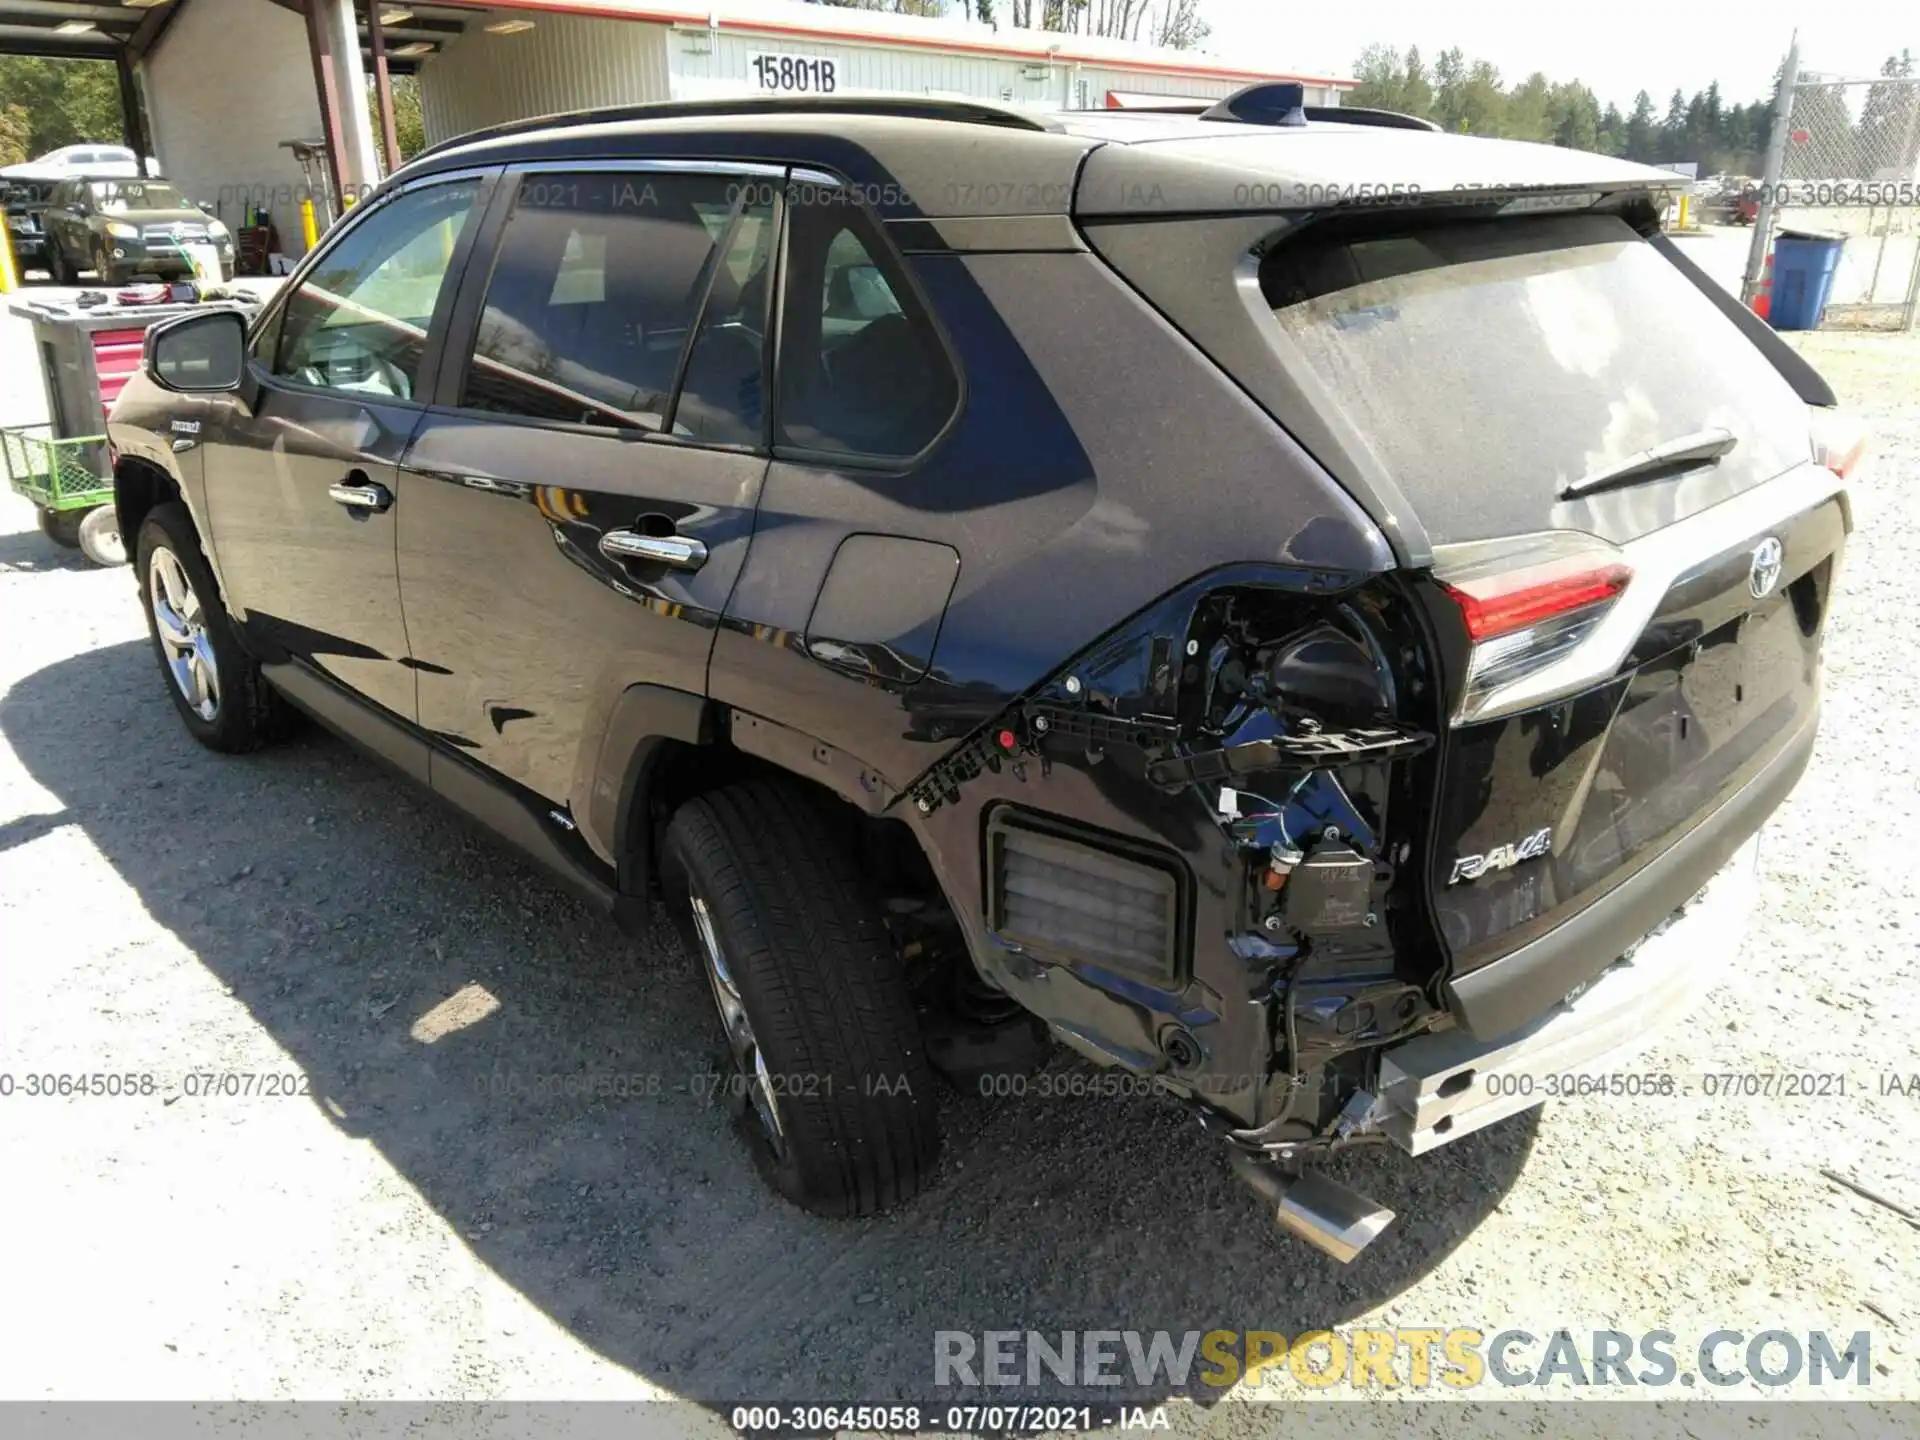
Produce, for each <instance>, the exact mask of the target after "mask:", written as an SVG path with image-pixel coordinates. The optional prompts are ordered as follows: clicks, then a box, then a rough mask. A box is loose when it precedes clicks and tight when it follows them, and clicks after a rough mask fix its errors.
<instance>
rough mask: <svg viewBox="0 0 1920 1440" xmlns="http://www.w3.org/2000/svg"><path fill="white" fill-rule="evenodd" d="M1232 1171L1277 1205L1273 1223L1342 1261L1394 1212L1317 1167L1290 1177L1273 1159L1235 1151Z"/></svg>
mask: <svg viewBox="0 0 1920 1440" xmlns="http://www.w3.org/2000/svg"><path fill="white" fill-rule="evenodd" d="M1231 1158H1232V1161H1233V1168H1234V1171H1235V1172H1236V1173H1237V1174H1238V1175H1239V1176H1240V1178H1241V1179H1242V1180H1244V1181H1246V1182H1247V1185H1248V1186H1249V1187H1250V1188H1251V1189H1252V1190H1253V1193H1254V1194H1256V1195H1258V1196H1259V1197H1260V1198H1261V1199H1262V1200H1264V1201H1266V1203H1267V1204H1268V1205H1270V1206H1272V1207H1273V1219H1274V1223H1275V1224H1276V1225H1278V1226H1279V1227H1280V1228H1281V1229H1282V1230H1285V1231H1286V1232H1287V1233H1288V1234H1290V1235H1295V1236H1297V1237H1299V1238H1300V1239H1302V1240H1304V1241H1306V1242H1307V1243H1308V1244H1309V1245H1311V1246H1313V1247H1314V1248H1315V1249H1316V1250H1319V1251H1320V1252H1321V1253H1323V1254H1326V1255H1331V1256H1332V1257H1333V1258H1334V1259H1336V1260H1338V1261H1339V1262H1340V1263H1341V1264H1342V1265H1347V1264H1350V1263H1352V1261H1353V1258H1354V1257H1355V1256H1356V1255H1358V1254H1359V1253H1360V1252H1361V1251H1362V1250H1364V1249H1366V1248H1367V1246H1369V1245H1371V1244H1372V1243H1373V1242H1374V1241H1375V1240H1377V1239H1379V1238H1380V1233H1381V1232H1382V1231H1383V1230H1385V1229H1386V1228H1387V1226H1389V1225H1391V1224H1392V1223H1393V1218H1394V1217H1393V1211H1391V1210H1389V1209H1387V1208H1386V1206H1384V1205H1378V1204H1375V1203H1374V1202H1373V1201H1371V1200H1369V1199H1368V1198H1367V1197H1366V1196H1364V1195H1362V1194H1361V1193H1360V1192H1359V1191H1357V1190H1351V1189H1349V1188H1348V1187H1347V1186H1345V1185H1342V1184H1341V1183H1340V1182H1339V1181H1338V1180H1330V1179H1328V1178H1327V1177H1326V1176H1325V1175H1322V1174H1319V1173H1318V1172H1317V1171H1311V1170H1309V1171H1303V1172H1302V1173H1301V1174H1298V1175H1289V1174H1287V1173H1286V1172H1284V1171H1283V1170H1281V1169H1280V1168H1279V1167H1278V1166H1276V1165H1274V1164H1273V1163H1272V1162H1271V1161H1266V1160H1260V1159H1256V1158H1255V1157H1254V1156H1252V1155H1248V1154H1246V1153H1245V1152H1244V1151H1234V1152H1233V1153H1232V1156H1231Z"/></svg>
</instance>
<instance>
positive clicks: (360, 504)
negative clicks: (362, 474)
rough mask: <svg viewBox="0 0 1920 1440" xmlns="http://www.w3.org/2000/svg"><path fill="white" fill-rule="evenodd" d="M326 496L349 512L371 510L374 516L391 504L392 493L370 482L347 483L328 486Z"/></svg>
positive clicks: (384, 487)
mask: <svg viewBox="0 0 1920 1440" xmlns="http://www.w3.org/2000/svg"><path fill="white" fill-rule="evenodd" d="M327 494H328V495H330V496H332V497H333V500H334V503H335V504H338V505H344V506H346V507H347V508H348V509H349V510H371V511H374V512H375V513H376V514H377V513H378V512H380V511H382V510H385V509H386V508H387V507H388V506H389V505H391V504H393V492H392V491H391V490H389V489H387V487H386V486H384V485H375V484H374V483H373V482H371V481H366V482H364V483H361V484H357V485H356V484H353V483H351V477H349V482H348V483H343V484H339V485H329V486H328V487H327Z"/></svg>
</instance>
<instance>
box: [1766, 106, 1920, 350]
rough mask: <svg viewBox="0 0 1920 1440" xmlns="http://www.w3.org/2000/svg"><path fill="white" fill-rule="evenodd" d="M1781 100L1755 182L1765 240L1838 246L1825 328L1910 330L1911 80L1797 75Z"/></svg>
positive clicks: (1919, 222) (1919, 233) (1918, 199)
mask: <svg viewBox="0 0 1920 1440" xmlns="http://www.w3.org/2000/svg"><path fill="white" fill-rule="evenodd" d="M1790 94H1791V97H1792V98H1791V106H1790V108H1789V109H1788V111H1787V117H1786V130H1785V136H1784V140H1785V143H1784V144H1783V145H1781V146H1780V147H1779V151H1778V158H1777V164H1773V165H1770V167H1769V173H1768V174H1767V176H1766V179H1765V182H1764V183H1765V185H1766V187H1767V191H1768V193H1769V194H1770V196H1771V198H1772V201H1773V204H1772V206H1771V207H1770V208H1771V211H1772V229H1773V236H1777V235H1779V234H1781V233H1783V232H1789V231H1796V232H1802V233H1808V232H1810V233H1814V234H1819V235H1831V236H1842V237H1845V240H1846V244H1845V247H1844V249H1843V250H1842V251H1841V254H1840V263H1839V267H1838V268H1837V270H1836V271H1835V273H1834V278H1833V287H1832V290H1831V291H1830V293H1829V295H1828V299H1827V308H1826V314H1825V318H1824V319H1823V321H1822V325H1823V326H1824V327H1831V328H1838V329H1885V330H1910V329H1913V328H1914V324H1915V320H1916V318H1917V317H1920V76H1913V77H1906V76H1880V77H1877V78H1874V79H1867V80H1858V79H1843V78H1838V77H1833V76H1823V75H1815V74H1809V73H1808V72H1806V71H1799V72H1798V73H1797V75H1796V77H1795V83H1794V84H1793V86H1792V89H1791V92H1790ZM1768 158H1769V160H1770V161H1774V159H1775V157H1774V156H1773V155H1769V157H1768ZM1771 238H1772V237H1771V236H1770V237H1769V241H1771Z"/></svg>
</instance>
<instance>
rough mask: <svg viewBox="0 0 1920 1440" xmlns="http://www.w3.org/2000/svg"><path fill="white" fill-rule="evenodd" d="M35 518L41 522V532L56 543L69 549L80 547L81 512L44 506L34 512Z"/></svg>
mask: <svg viewBox="0 0 1920 1440" xmlns="http://www.w3.org/2000/svg"><path fill="white" fill-rule="evenodd" d="M34 518H35V519H36V520H38V521H39V522H40V533H41V534H42V535H44V536H46V537H47V538H48V539H49V540H51V541H53V543H54V544H56V545H60V546H64V547H65V548H66V549H68V550H78V549H79V548H80V512H79V511H77V510H48V509H46V508H45V507H42V508H40V509H38V510H36V511H35V512H34Z"/></svg>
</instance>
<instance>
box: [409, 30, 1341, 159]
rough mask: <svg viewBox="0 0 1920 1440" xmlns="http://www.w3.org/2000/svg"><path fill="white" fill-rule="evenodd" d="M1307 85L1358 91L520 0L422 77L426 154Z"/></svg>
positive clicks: (1205, 64) (1160, 58) (1026, 36)
mask: <svg viewBox="0 0 1920 1440" xmlns="http://www.w3.org/2000/svg"><path fill="white" fill-rule="evenodd" d="M1269 80H1300V81H1303V82H1304V83H1305V85H1306V87H1307V103H1308V104H1310V105H1334V104H1338V103H1339V97H1340V93H1341V91H1343V90H1346V89H1349V88H1351V87H1352V85H1353V82H1352V81H1351V80H1345V79H1340V78H1337V77H1332V76H1325V75H1300V74H1295V73H1290V72H1288V71H1286V70H1285V69H1283V68H1282V67H1280V66H1277V65H1276V66H1274V67H1273V68H1271V69H1266V68H1248V67H1244V66H1234V65H1229V64H1227V63H1226V62H1224V61H1222V60H1220V59H1219V58H1218V57H1215V56H1209V55H1202V54H1197V53H1193V52H1186V51H1174V50H1157V49H1154V48H1152V47H1149V46H1144V45H1137V44H1132V43H1129V42H1126V41H1118V40H1106V39H1100V38H1095V37H1088V36H1082V35H1063V34H1059V33H1056V32H1052V31H1036V30H1016V29H1012V28H1009V27H1002V28H1000V29H999V30H994V29H991V28H989V27H987V26H985V25H982V24H977V23H969V22H966V21H963V20H959V19H927V18H922V17H918V16H907V15H891V14H886V13H884V12H879V11H870V10H852V9H841V8H837V7H828V6H820V5H804V4H798V3H794V0H724V3H718V4H714V5H710V6H694V5H673V4H650V3H646V0H564V3H549V0H507V3H505V4H503V5H502V6H501V8H500V9H498V10H497V11H495V12H493V13H492V14H490V15H489V16H488V17H487V20H486V21H485V22H482V23H481V24H469V25H468V27H467V28H466V30H465V32H464V33H462V34H460V35H459V36H457V37H455V38H453V39H451V40H449V41H448V42H447V43H446V44H444V45H443V46H441V47H440V49H439V51H438V52H437V53H435V54H433V55H431V56H429V57H426V58H425V59H423V60H422V62H421V67H420V99H421V109H422V111H423V117H424V120H425V124H426V132H427V139H428V140H429V141H430V142H431V141H438V140H444V139H447V138H449V137H451V136H454V135H458V134H460V133H462V132H463V131H467V130H473V129H476V128H478V127H480V126H483V125H492V124H497V123H499V122H501V121H506V120H515V119H520V118H523V117H526V116H530V115H544V114H551V113H554V112H556V111H562V110H578V109H582V108H585V107H589V106H596V105H616V104H633V103H638V102H643V101H652V100H703V99H713V98H719V97H724V96H735V95H755V94H768V93H794V94H803V93H820V92H823V91H828V92H832V93H836V94H839V93H846V92H856V93H858V92H876V91H880V92H888V93H893V94H909V95H940V96H952V97H965V98H968V99H975V100H989V101H997V102H1001V103H1005V104H1011V105H1019V106H1024V107H1032V108H1035V109H1042V110H1059V109H1098V108H1105V107H1120V106H1129V105H1138V104H1151V103H1152V100H1153V97H1156V96H1159V97H1183V98H1195V99H1218V98H1221V97H1224V96H1226V95H1230V94H1232V93H1233V92H1234V91H1235V90H1237V89H1240V88H1241V87H1242V86H1245V85H1249V84H1253V83H1255V82H1258V81H1269Z"/></svg>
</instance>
